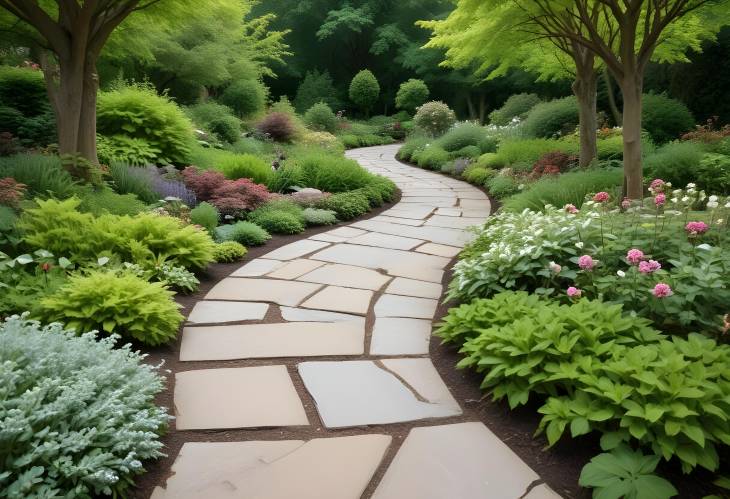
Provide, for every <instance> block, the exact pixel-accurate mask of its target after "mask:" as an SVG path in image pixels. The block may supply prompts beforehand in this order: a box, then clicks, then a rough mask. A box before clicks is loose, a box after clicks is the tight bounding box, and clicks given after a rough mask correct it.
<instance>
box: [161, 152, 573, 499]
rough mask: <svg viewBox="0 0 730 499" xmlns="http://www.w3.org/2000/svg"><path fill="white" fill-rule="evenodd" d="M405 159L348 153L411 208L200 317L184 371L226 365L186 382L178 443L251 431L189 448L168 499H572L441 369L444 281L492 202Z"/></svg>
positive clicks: (346, 229)
mask: <svg viewBox="0 0 730 499" xmlns="http://www.w3.org/2000/svg"><path fill="white" fill-rule="evenodd" d="M397 149H398V146H397V145H390V146H378V147H368V148H362V149H354V150H350V151H348V152H347V156H348V157H350V158H353V159H355V160H357V161H358V162H359V163H360V164H361V165H362V166H363V167H365V168H367V169H368V170H370V171H372V172H373V173H377V174H380V175H383V176H386V177H388V178H390V179H391V180H393V181H394V182H395V183H396V184H397V185H398V187H399V188H400V189H401V191H402V193H403V196H402V199H401V201H400V202H399V203H398V204H397V205H395V206H393V207H392V208H391V209H389V210H387V211H385V212H383V213H382V214H380V215H378V216H376V217H374V218H371V219H368V220H364V221H359V222H354V223H351V224H349V225H346V226H339V227H337V228H334V229H332V230H330V231H328V232H324V233H321V234H317V235H314V236H312V237H310V238H309V239H303V240H300V241H297V242H294V243H291V244H289V245H287V246H283V247H281V248H278V249H276V250H273V251H271V252H270V253H267V254H266V255H264V256H263V257H261V258H257V259H255V260H252V261H250V262H247V263H246V264H245V265H243V266H242V267H241V268H239V269H238V270H236V271H235V272H233V273H232V274H231V275H230V276H229V277H227V278H225V279H223V280H222V281H221V282H220V283H218V284H217V285H216V286H215V287H213V288H212V289H211V290H210V292H209V293H208V294H207V295H206V297H205V299H204V300H202V301H200V302H198V303H197V304H196V305H195V307H194V308H193V310H192V311H191V313H190V315H189V317H188V323H187V325H186V327H185V328H184V330H183V333H182V334H183V336H182V344H181V350H180V360H181V361H185V362H191V363H193V362H196V361H206V366H207V365H210V361H221V363H222V366H225V367H221V368H207V369H196V368H194V367H193V368H191V369H190V370H186V371H183V372H178V373H176V375H175V388H174V400H175V416H176V421H175V423H174V424H175V425H176V429H177V430H178V431H190V432H193V433H194V432H215V431H226V430H231V429H242V428H243V429H250V431H249V432H247V433H246V437H247V438H245V439H242V440H241V441H206V439H205V433H203V434H202V435H203V436H202V437H201V435H200V433H198V434H197V436H196V437H195V438H191V441H186V443H185V444H184V445H183V446H182V448H181V450H180V452H179V454H178V456H177V457H176V459H175V462H174V464H173V466H172V470H171V473H170V476H169V478H168V479H167V480H166V483H163V484H160V485H159V486H158V487H157V488H156V489H155V490H154V492H153V494H152V499H168V498H169V499H254V498H256V499H293V498H297V499H302V498H304V499H358V498H361V497H372V498H375V499H479V498H489V499H520V498H529V499H539V498H546V499H547V498H557V497H559V496H558V495H557V494H555V493H554V492H553V491H552V490H551V489H549V488H548V486H547V485H545V484H544V483H542V482H541V480H540V478H539V476H538V475H537V474H536V473H535V472H534V471H533V470H532V469H530V468H529V467H528V466H527V465H526V464H525V463H524V462H523V461H522V460H520V458H519V457H518V456H517V455H516V454H514V453H513V452H512V451H511V450H510V449H509V447H507V446H506V445H505V444H504V443H503V442H502V441H500V440H499V439H498V438H497V437H496V436H495V435H494V434H493V433H492V432H490V431H489V430H488V429H487V427H486V426H484V425H483V424H482V423H481V422H474V421H469V420H468V419H467V418H465V417H463V416H462V414H463V412H462V406H461V404H460V402H459V401H457V400H455V399H454V397H453V396H452V395H451V393H450V392H449V389H448V387H447V386H446V385H445V384H444V382H443V381H442V380H441V378H440V376H439V374H438V372H437V371H436V369H435V368H434V366H433V364H432V363H431V360H430V358H429V350H428V348H429V338H430V335H431V329H432V319H433V317H434V314H435V312H436V308H437V303H438V300H439V299H440V298H441V296H442V292H443V290H442V286H441V282H442V278H443V274H444V272H445V270H446V268H447V266H448V265H449V263H450V261H451V260H452V258H453V257H454V256H455V255H456V254H457V253H458V252H459V250H460V249H461V248H462V247H463V246H464V245H465V244H466V243H467V242H468V241H469V239H470V237H472V235H471V233H470V232H469V231H468V230H466V229H467V227H469V226H471V225H476V224H481V223H483V222H484V220H485V219H486V218H487V217H488V216H489V213H490V205H489V200H488V199H487V197H486V196H485V195H484V193H483V192H481V191H480V190H478V189H476V188H475V187H473V186H471V185H469V184H467V183H464V182H461V181H459V180H456V179H452V178H449V177H445V176H442V175H439V174H436V173H433V172H429V171H424V170H421V169H418V168H414V167H411V166H408V165H405V164H403V163H400V162H398V161H397V160H396V159H395V153H396V151H397ZM272 314H273V315H272ZM272 316H273V317H277V318H279V319H278V322H276V323H273V324H272V323H266V324H264V323H262V322H261V321H262V320H263V319H264V317H272ZM223 361H226V362H223ZM230 361H236V362H234V363H233V364H231V362H230ZM272 428H276V429H280V430H281V431H280V433H278V434H277V435H280V437H279V438H272V437H271V430H270V429H272ZM259 435H266V436H265V437H264V436H259ZM403 437H404V438H403Z"/></svg>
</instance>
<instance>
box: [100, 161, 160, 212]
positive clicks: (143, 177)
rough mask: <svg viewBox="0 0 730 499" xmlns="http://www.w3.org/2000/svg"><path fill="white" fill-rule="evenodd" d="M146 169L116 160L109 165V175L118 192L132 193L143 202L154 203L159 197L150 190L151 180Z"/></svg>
mask: <svg viewBox="0 0 730 499" xmlns="http://www.w3.org/2000/svg"><path fill="white" fill-rule="evenodd" d="M137 170H139V171H137ZM147 171H148V170H147V169H142V168H139V167H137V166H131V165H127V164H125V163H120V162H117V161H115V162H112V163H111V164H110V165H109V175H110V176H111V179H112V182H113V183H112V186H113V188H114V190H115V191H116V192H118V193H119V194H134V195H135V196H137V197H138V198H139V199H140V200H141V201H143V202H145V203H154V202H155V201H157V200H158V199H159V198H160V197H159V196H158V194H157V193H156V192H155V191H153V190H152V187H151V183H152V182H151V180H150V178H149V176H148V175H147V173H146V172H147Z"/></svg>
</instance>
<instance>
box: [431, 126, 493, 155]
mask: <svg viewBox="0 0 730 499" xmlns="http://www.w3.org/2000/svg"><path fill="white" fill-rule="evenodd" d="M485 137H486V130H485V129H484V127H482V126H480V125H478V124H476V123H470V122H463V123H457V124H456V125H454V126H453V127H452V128H451V129H450V130H449V131H448V132H446V133H445V134H444V135H443V136H441V137H440V138H439V139H438V140H437V141H436V142H435V143H436V144H437V145H438V146H440V147H441V148H442V149H445V150H446V151H448V152H454V151H458V150H459V149H463V148H465V147H467V146H478V145H479V143H480V142H481V141H482V140H484V139H485Z"/></svg>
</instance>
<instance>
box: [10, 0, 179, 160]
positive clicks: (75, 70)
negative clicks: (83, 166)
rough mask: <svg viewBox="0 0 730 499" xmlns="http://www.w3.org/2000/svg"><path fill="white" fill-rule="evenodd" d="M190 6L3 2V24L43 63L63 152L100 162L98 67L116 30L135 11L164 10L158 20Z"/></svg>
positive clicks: (157, 1)
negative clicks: (97, 103) (97, 144)
mask: <svg viewBox="0 0 730 499" xmlns="http://www.w3.org/2000/svg"><path fill="white" fill-rule="evenodd" d="M185 5H187V0H183V1H176V2H173V1H170V0H111V1H110V0H83V1H79V0H58V1H51V0H0V8H2V9H4V10H5V11H6V12H7V13H8V14H9V15H10V16H9V17H8V16H7V15H5V16H3V17H2V18H1V19H0V23H1V24H3V25H6V26H4V27H6V28H8V29H11V30H14V32H15V33H16V35H17V36H18V37H20V38H21V39H22V40H23V41H24V43H25V46H28V47H31V49H32V51H33V53H34V54H35V55H36V57H37V59H38V61H39V62H40V63H41V68H42V69H43V73H44V75H45V79H46V86H47V90H48V96H49V99H50V101H51V105H52V107H53V110H54V112H55V115H56V121H57V124H58V145H59V151H60V152H61V153H62V154H64V153H70V154H76V153H78V154H80V155H81V156H83V157H84V158H86V159H88V160H90V161H92V162H94V163H96V162H98V160H97V156H96V95H97V90H98V87H99V79H98V75H97V70H96V65H97V61H98V59H99V56H100V54H101V51H102V49H103V48H104V45H105V44H106V42H107V41H108V40H109V37H110V36H111V34H112V32H113V31H114V30H115V29H116V28H117V27H118V26H119V25H120V24H121V23H122V22H123V21H124V20H125V19H127V18H128V17H129V16H131V15H133V14H134V13H136V12H142V11H147V12H149V15H154V14H155V13H157V14H164V16H160V18H159V22H161V23H164V22H165V19H172V18H175V17H176V14H178V13H179V11H180V8H181V7H183V6H185ZM162 7H164V8H165V10H164V11H161V10H160V9H161V8H162ZM148 9H149V10H148ZM18 21H20V22H18ZM7 25H9V26H7Z"/></svg>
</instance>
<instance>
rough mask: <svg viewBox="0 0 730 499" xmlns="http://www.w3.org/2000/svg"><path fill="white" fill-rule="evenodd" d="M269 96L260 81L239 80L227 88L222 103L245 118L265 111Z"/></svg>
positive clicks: (222, 95) (222, 96) (221, 99)
mask: <svg viewBox="0 0 730 499" xmlns="http://www.w3.org/2000/svg"><path fill="white" fill-rule="evenodd" d="M267 94H268V92H267V90H266V87H265V86H264V84H263V83H261V82H260V81H258V80H237V81H234V82H233V83H231V84H230V85H229V86H228V87H226V89H225V90H224V91H223V94H221V97H220V101H221V102H222V103H223V104H225V105H226V106H228V107H230V108H231V109H233V111H234V112H235V113H236V114H237V115H238V116H239V117H240V118H245V117H248V116H252V115H254V114H256V113H258V112H261V111H262V110H263V109H264V106H265V105H266V97H267Z"/></svg>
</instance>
